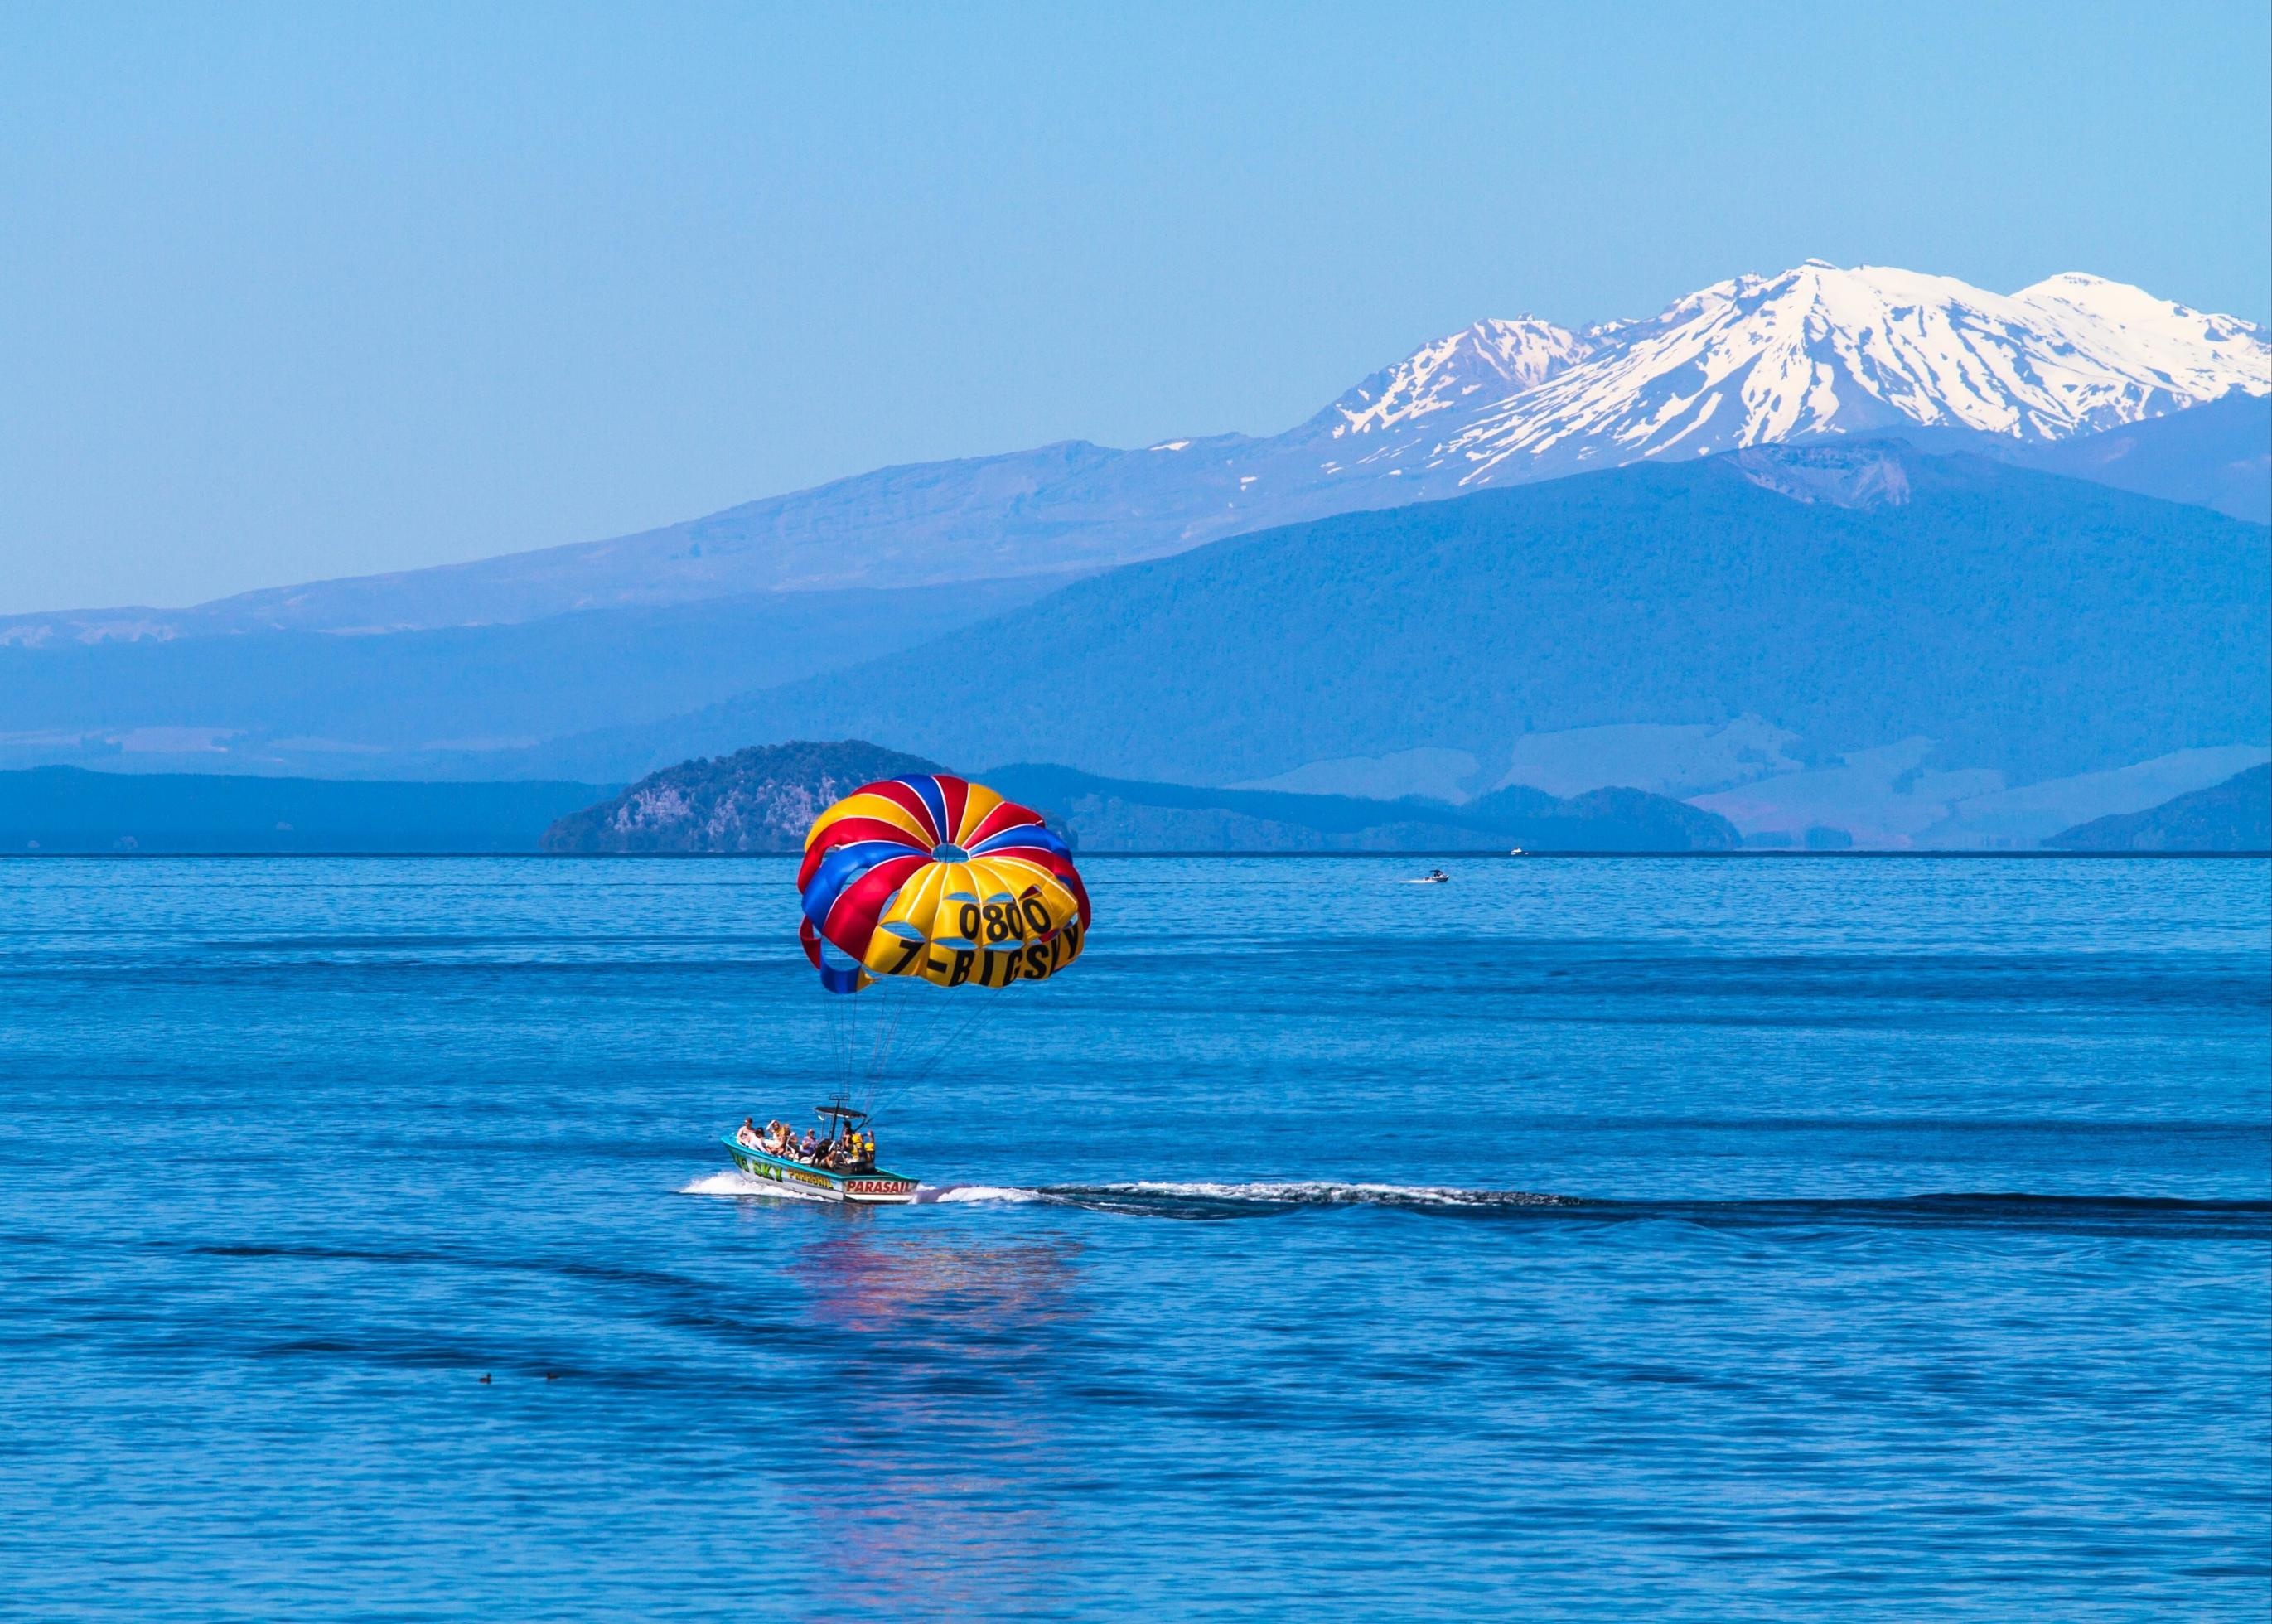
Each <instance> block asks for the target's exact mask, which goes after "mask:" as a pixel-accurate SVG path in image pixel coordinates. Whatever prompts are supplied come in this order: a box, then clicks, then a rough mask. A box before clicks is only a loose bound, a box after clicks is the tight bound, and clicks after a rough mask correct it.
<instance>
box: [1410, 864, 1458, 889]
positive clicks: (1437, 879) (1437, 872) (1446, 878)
mask: <svg viewBox="0 0 2272 1624" xmlns="http://www.w3.org/2000/svg"><path fill="white" fill-rule="evenodd" d="M1451 882H1452V877H1451V876H1450V875H1449V874H1447V873H1446V872H1444V871H1443V870H1442V869H1440V868H1431V869H1430V870H1429V871H1428V872H1426V873H1424V874H1423V875H1421V876H1420V878H1419V879H1416V880H1414V881H1413V882H1412V883H1413V884H1414V885H1416V886H1445V885H1449V884H1451Z"/></svg>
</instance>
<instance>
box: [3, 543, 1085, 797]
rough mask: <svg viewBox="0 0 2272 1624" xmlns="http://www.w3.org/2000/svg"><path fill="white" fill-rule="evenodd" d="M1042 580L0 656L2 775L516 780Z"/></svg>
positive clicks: (975, 611) (963, 615) (945, 623)
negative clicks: (157, 767)
mask: <svg viewBox="0 0 2272 1624" xmlns="http://www.w3.org/2000/svg"><path fill="white" fill-rule="evenodd" d="M1055 585H1056V583H1055V582H1054V581H1052V580H1050V579H1049V578H1047V577H1040V576H1031V577H1026V578H1023V579H1020V580H1006V581H969V582H964V583H961V584H959V585H957V586H953V587H910V588H901V589H894V590H878V591H848V592H811V593H797V594H793V595H791V594H781V593H755V594H748V595H743V596H741V597H736V598H720V599H713V600H709V601H706V602H692V603H682V604H674V605H671V606H669V607H668V608H633V609H617V610H591V611H587V612H585V613H581V614H575V615H561V616H555V617H550V618H549V619H544V620H538V621H532V622H528V623H526V624H522V625H497V626H449V627H441V628H437V629H434V630H430V631H423V632H399V633H396V634H394V635H392V636H365V637H343V636H334V635H327V634H325V633H321V632H268V633H265V634H245V635H228V634H212V635H202V636H195V637H183V638H175V639H146V640H136V641H127V642H119V641H108V640H106V641H101V642H93V643H77V642H70V643H64V644H61V645H60V646H54V647H37V648H25V647H6V646H0V766H10V765H26V766H28V765H33V764H34V763H37V762H42V761H64V762H78V763H83V764H88V765H100V766H103V767H114V768H116V767H127V768H131V767H134V766H136V765H137V764H138V763H151V764H163V765H167V766H185V767H189V768H191V769H192V770H201V771H229V772H252V773H272V774H273V773H280V772H281V773H292V772H312V773H316V774H318V775H324V776H354V777H416V776H437V777H439V776H446V777H468V776H482V777H504V776H517V775H516V774H513V773H511V772H508V771H502V770H500V769H499V768H498V767H497V766H496V765H495V764H494V763H495V761H496V760H497V757H498V756H499V754H500V753H501V752H506V751H510V750H513V749H519V748H525V747H527V746H529V745H534V744H536V743H537V742H538V741H540V740H542V739H545V738H549V737H557V736H559V735H561V734H563V733H574V732H578V731H581V730H586V729H592V728H604V727H621V726H624V725H626V724H628V723H633V722H640V721H650V722H660V721H661V720H664V719H666V718H669V717H671V716H675V715H681V714H684V712H685V711H686V710H688V709H689V708H691V707H692V706H695V705H699V704H703V703H706V702H710V701H714V700H721V699H725V698H727V697H729V696H730V695H733V694H736V693H740V692H746V691H748V690H750V689H751V688H756V687H762V686H766V685H774V684H778V683H781V682H786V681H789V680H791V679H793V678H795V677H799V676H802V675H803V674H804V673H806V672H809V671H812V670H826V669H828V667H830V666H831V665H832V664H837V663H844V662H851V661H855V660H859V659H864V658H866V657H869V656H870V655H874V654H877V653H879V652H883V651H886V650H889V649H893V648H898V647H906V646H908V645H909V644H912V643H916V642H921V641H924V640H929V639H930V638H932V637H935V636H937V635H938V633H939V632H941V631H943V630H946V629H949V628H952V627H954V626H958V625H965V624H968V623H969V622H972V621H975V620H979V619H982V618H984V617H987V616H990V615H992V614H995V613H998V612H999V611H1000V610H1005V609H1008V608H1012V607H1014V606H1016V605H1017V604H1020V603H1023V602H1029V601H1030V600H1032V599H1034V598H1035V597H1038V596H1040V595H1043V594H1044V593H1046V592H1048V591H1050V589H1051V588H1052V587H1053V586H1055ZM485 768H486V770H485ZM615 776H631V775H615Z"/></svg>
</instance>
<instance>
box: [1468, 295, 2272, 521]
mask: <svg viewBox="0 0 2272 1624" xmlns="http://www.w3.org/2000/svg"><path fill="white" fill-rule="evenodd" d="M1581 341H1583V342H1585V343H1586V344H1588V346H1589V350H1590V353H1588V354H1587V355H1584V356H1583V357H1582V358H1581V359H1579V360H1577V361H1575V362H1574V363H1573V364H1571V365H1570V366H1568V367H1566V368H1565V369H1563V370H1560V371H1558V372H1557V373H1555V374H1554V375H1552V376H1551V377H1548V378H1545V379H1543V381H1541V382H1540V383H1539V384H1537V385H1535V386H1533V387H1531V388H1528V389H1526V390H1521V391H1519V392H1515V393H1510V394H1509V395H1508V396H1507V397H1506V399H1504V400H1500V401H1498V402H1497V403H1495V404H1491V405H1489V406H1487V407H1485V408H1484V409H1482V410H1480V411H1477V412H1476V413H1475V414H1473V415H1472V416H1471V418H1470V420H1469V422H1468V423H1466V424H1464V425H1462V426H1461V427H1460V428H1458V429H1457V430H1455V431H1454V432H1452V433H1449V434H1447V435H1446V436H1444V437H1443V438H1442V440H1441V442H1440V443H1439V445H1436V446H1434V447H1432V448H1431V451H1430V452H1429V453H1428V454H1427V455H1426V457H1425V458H1424V463H1423V466H1424V467H1425V468H1429V469H1431V470H1443V471H1446V472H1447V473H1451V474H1454V475H1456V478H1457V483H1459V484H1460V485H1462V486H1470V485H1476V484H1484V483H1499V482H1503V481H1504V480H1506V479H1508V478H1513V479H1525V478H1534V477H1538V476H1541V475H1547V474H1551V473H1563V472H1568V471H1571V470H1572V469H1573V468H1576V467H1583V466H1587V465H1589V464H1595V465H1599V466H1603V467H1608V466H1614V465H1616V464H1618V463H1624V462H1631V461H1636V460H1641V459H1644V458H1658V457H1666V456H1681V457H1685V456H1700V455H1704V454H1706V453H1711V452H1719V451H1728V450H1731V449H1734V448H1737V447H1739V446H1745V445H1760V444H1762V443H1765V442H1770V441H1778V440H1790V439H1797V438H1805V437H1806V436H1809V435H1816V434H1833V433H1853V432H1857V431H1870V430H1885V429H1888V428H1898V427H1904V426H1910V425H1916V426H1923V427H1926V428H1937V429H1953V430H1967V431H1970V432H1973V433H1978V434H1985V435H1992V436H1997V437H1999V438H2008V439H2013V440H2017V441H2023V442H2042V441H2048V440H2056V439H2063V438H2067V437H2068V436H2071V435H2074V434H2079V433H2084V432H2087V431H2089V430H2095V429H2102V428H2108V427H2111V426H2113V425H2115V424H2118V423H2134V422H2137V421H2139V420H2140V419H2141V418H2146V417H2152V416H2158V415H2163V414H2164V413H2167V412H2172V411H2179V410H2183V409H2184V408H2187V407H2190V406H2194V405H2198V404H2200V403H2201V402H2202V401H2205V400H2215V399H2216V398H2218V397H2219V396H2222V395H2223V394H2225V393H2230V392H2231V391H2233V390H2236V389H2238V390H2244V391H2246V392H2247V393H2252V394H2263V393H2268V392H2272V347H2268V344H2267V342H2266V339H2265V335H2264V333H2263V331H2262V330H2261V329H2260V328H2258V327H2256V326H2253V324H2251V323H2248V322H2245V321H2241V320H2239V319H2238V318H2234V317H2230V316H2210V315H2204V314H2202V313H2201V312H2200V311H2193V310H2189V309H2188V308H2186V306H2184V305H2180V304H2175V303H2171V302H2169V301H2167V300H2163V299H2156V298H2155V297H2154V296H2152V295H2150V294H2149V293H2146V292H2145V291H2143V290H2142V289H2141V288H2131V287H2126V286H2125V285H2123V284H2121V283H2119V282H2110V281H2104V279H2101V278H2097V277H2090V276H2084V275H2081V274H2079V273H2068V274H2065V275H2061V276H2055V277H2052V278H2050V279H2049V280H2047V281H2042V282H2038V283H2037V284H2035V285H2034V286H2033V287H2031V288H2023V289H2022V290H2021V291H2020V292H2019V293H2016V294H2010V295H2005V294H1994V293H1989V292H1986V291H1984V289H1981V288H1974V287H1972V286H1970V285H1969V283H1965V282H1962V281H1957V280H1956V279H1955V278H1954V277H1947V276H1931V275H1925V274H1923V273H1917V272H1914V271H1902V270H1895V269H1892V268H1890V267H1886V266H1857V267H1856V268H1854V269H1851V270H1842V269H1840V268H1838V267H1837V266H1831V265H1827V264H1825V263H1824V262H1822V261H1820V260H1809V261H1808V262H1807V263H1806V264H1805V265H1803V266H1798V267H1797V268H1796V269H1793V270H1790V271H1786V272H1784V273H1782V274H1781V275H1778V276H1772V277H1760V276H1741V277H1736V278H1733V279H1731V280H1730V281H1723V282H1715V283H1714V284H1713V285H1712V286H1711V287H1709V288H1704V289H1702V290H1700V291H1699V292H1697V293H1693V294H1690V295H1689V296H1686V297H1685V298H1683V299H1679V300H1677V301H1675V302H1674V303H1672V304H1671V305H1670V307H1669V308H1667V309H1666V310H1665V311H1663V312H1662V313H1661V314H1659V315H1657V316H1655V317H1654V318H1650V319H1648V320H1646V321H1638V322H1625V323H1618V324H1614V325H1611V326H1604V327H1600V328H1596V329H1594V330H1592V331H1591V332H1589V333H1587V334H1584V335H1582V339H1581Z"/></svg>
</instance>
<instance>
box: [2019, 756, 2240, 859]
mask: <svg viewBox="0 0 2272 1624" xmlns="http://www.w3.org/2000/svg"><path fill="white" fill-rule="evenodd" d="M2044 845H2046V846H2051V847H2054V848H2056V849H2059V850H2062V851H2272V764H2268V765H2266V766H2263V767H2250V768H2249V769H2248V770H2247V771H2246V772H2245V773H2236V774H2234V775H2232V776H2231V777H2230V778H2228V779H2226V780H2225V781H2224V782H2223V783H2221V784H2216V785H2212V786H2211V787H2210V788H2208V789H2207V790H2194V792H2193V793H2192V794H2191V795H2181V796H2179V797H2177V798H2176V799H2174V800H2168V801H2164V802H2163V803H2162V804H2161V805H2159V806H2150V807H2148V808H2147V809H2146V810H2145V811H2144V812H2127V813H2125V814H2123V815H2122V816H2120V817H2115V818H2097V819H2092V820H2091V821H2090V822H2089V823H2085V824H2081V825H2078V826H2077V827H2074V828H2072V829H2067V830H2065V831H2063V832H2061V833H2060V834H2054V835H2052V837H2051V838H2050V839H2049V840H2047V841H2045V842H2044Z"/></svg>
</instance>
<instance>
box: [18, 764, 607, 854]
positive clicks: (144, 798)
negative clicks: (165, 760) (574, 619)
mask: <svg viewBox="0 0 2272 1624" xmlns="http://www.w3.org/2000/svg"><path fill="white" fill-rule="evenodd" d="M607 793H608V790H607V787H606V786H604V785H601V784H587V783H559V782H512V783H403V782H354V781H342V780H327V779H316V778H258V777H253V776H250V775H241V776H240V775H231V776H221V775H206V774H195V773H92V772H87V771H86V770H84V769H83V768H79V767H33V768H30V769H28V770H25V771H20V772H0V852H46V853H56V852H144V853H159V852H179V853H191V852H344V851H370V852H419V851H430V852H512V851H527V852H533V851H534V850H535V849H537V841H538V839H539V838H540V837H541V836H542V834H543V833H544V830H545V827H546V826H547V825H549V823H551V822H552V820H553V819H556V818H557V817H559V816H560V815H561V813H562V812H566V811H568V810H570V809H572V808H573V807H577V806H580V805H586V804H587V803H588V802H590V801H591V800H592V799H594V797H597V796H602V795H605V794H607Z"/></svg>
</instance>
